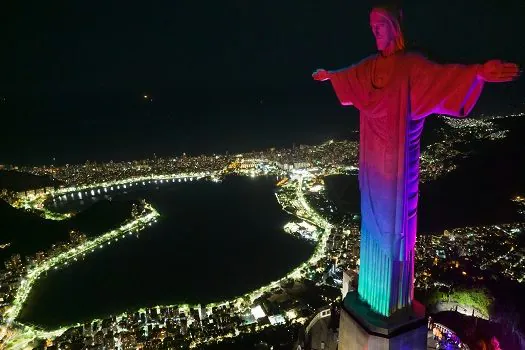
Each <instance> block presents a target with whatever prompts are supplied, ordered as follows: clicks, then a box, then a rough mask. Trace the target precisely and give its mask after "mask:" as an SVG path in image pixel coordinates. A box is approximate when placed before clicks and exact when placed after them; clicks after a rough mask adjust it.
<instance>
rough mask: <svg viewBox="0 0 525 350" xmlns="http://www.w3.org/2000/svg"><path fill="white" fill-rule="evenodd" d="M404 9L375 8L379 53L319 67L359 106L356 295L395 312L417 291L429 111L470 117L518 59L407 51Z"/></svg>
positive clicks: (320, 75)
mask: <svg viewBox="0 0 525 350" xmlns="http://www.w3.org/2000/svg"><path fill="white" fill-rule="evenodd" d="M400 25H401V12H400V11H398V10H396V9H393V8H389V7H376V8H374V9H373V10H372V11H371V13H370V26H371V29H372V32H373V34H374V36H375V40H376V44H377V49H378V51H379V52H378V53H377V54H375V55H372V56H370V57H368V58H366V59H364V60H363V61H361V62H359V63H358V64H356V65H353V66H351V67H349V68H345V69H341V70H337V71H326V70H323V69H319V70H317V71H315V72H314V74H313V75H312V76H313V78H314V79H315V80H318V81H325V80H330V81H331V82H332V86H333V88H334V90H335V93H336V94H337V97H338V98H339V101H340V102H341V104H343V105H345V106H348V105H353V106H355V107H356V108H357V109H358V110H359V111H360V144H359V152H360V154H359V188H360V191H361V214H362V223H361V248H360V271H359V282H358V295H359V298H360V299H361V300H362V301H364V302H366V304H368V305H369V306H370V307H371V308H372V309H373V310H374V311H375V312H377V313H379V314H381V315H384V316H390V315H391V314H393V313H394V312H396V311H397V310H400V309H403V308H405V307H407V306H410V305H411V304H412V301H413V295H414V246H415V241H416V231H417V200H418V184H419V155H420V137H421V131H422V129H423V123H424V121H425V117H426V116H428V115H430V114H432V113H440V114H447V115H450V116H454V117H465V116H467V115H468V114H469V112H470V111H471V110H472V108H473V107H474V105H475V104H476V101H477V100H478V97H479V96H480V93H481V90H482V89H483V84H484V83H485V82H507V81H511V80H513V79H516V78H517V77H518V75H519V69H518V66H517V65H516V64H513V63H503V62H501V61H498V60H493V61H488V62H487V63H485V64H483V65H459V64H451V65H440V64H436V63H434V62H431V61H429V60H427V59H426V58H425V57H423V56H421V55H419V54H416V53H409V52H405V43H404V38H403V33H402V31H401V27H400Z"/></svg>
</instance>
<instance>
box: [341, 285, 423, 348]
mask: <svg viewBox="0 0 525 350" xmlns="http://www.w3.org/2000/svg"><path fill="white" fill-rule="evenodd" d="M343 304H344V307H343V308H342V309H341V320H340V321H339V347H338V350H372V349H373V350H426V349H427V321H426V318H425V307H424V306H423V305H421V304H420V303H418V302H417V301H415V300H414V302H413V305H412V307H410V308H409V309H407V310H400V311H398V312H396V313H395V314H393V315H392V316H390V317H384V316H382V315H379V314H377V313H375V312H374V311H372V310H371V309H370V307H369V306H368V305H367V304H365V303H364V302H362V301H360V300H359V297H358V294H357V292H350V293H348V294H347V295H346V298H345V299H344V302H343Z"/></svg>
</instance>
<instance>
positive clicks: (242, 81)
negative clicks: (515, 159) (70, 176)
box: [0, 0, 525, 163]
mask: <svg viewBox="0 0 525 350" xmlns="http://www.w3.org/2000/svg"><path fill="white" fill-rule="evenodd" d="M9 3H10V4H9V5H6V4H5V3H4V4H3V5H2V9H1V11H0V16H1V19H0V33H1V35H2V46H3V49H2V54H1V56H0V96H2V100H1V101H0V102H1V106H0V107H1V110H0V112H1V113H2V123H3V129H5V130H8V135H6V136H5V137H4V138H2V139H3V141H2V143H1V144H0V146H1V147H2V149H3V151H2V153H1V154H0V163H2V162H9V161H19V162H23V161H28V160H29V159H31V160H33V161H35V159H34V158H30V157H28V154H29V153H34V151H33V150H34V148H35V147H36V146H37V145H38V148H39V149H40V152H41V153H40V154H39V155H38V157H37V158H36V160H38V161H43V160H42V159H43V158H46V157H47V158H49V156H50V154H52V153H53V152H55V153H56V152H58V149H59V148H60V147H59V145H58V143H57V142H56V141H53V140H51V139H52V137H50V136H49V133H47V136H45V137H43V136H42V135H40V137H38V138H39V142H38V144H35V143H32V142H34V141H31V140H33V139H34V138H35V136H36V135H37V134H36V132H35V131H34V130H33V131H31V130H28V126H30V128H31V129H35V130H44V129H45V130H47V131H49V130H51V126H50V125H53V128H57V129H55V130H58V129H59V130H60V133H61V134H69V133H75V134H76V135H78V137H80V138H82V137H84V139H83V141H82V144H86V142H87V144H89V140H88V139H87V138H86V137H85V136H84V135H83V134H84V133H87V132H92V130H93V129H90V128H89V127H88V126H90V125H94V124H96V125H99V126H102V125H103V126H105V127H107V128H109V129H111V128H114V130H113V131H112V134H113V136H114V137H116V138H118V137H121V138H137V137H138V136H137V135H139V134H138V133H136V132H131V131H127V132H126V133H127V134H126V135H119V131H118V130H117V129H116V125H118V124H119V123H126V122H139V121H140V123H141V124H140V125H142V127H143V129H144V130H146V129H147V125H146V126H144V123H146V121H149V122H152V121H155V123H156V124H157V125H162V128H163V129H164V130H166V129H168V130H169V129H170V128H175V127H176V126H177V125H178V126H180V125H184V127H185V128H186V129H187V130H192V131H191V132H193V133H194V134H195V135H197V134H196V131H195V130H197V129H199V128H203V129H208V130H213V132H216V133H220V132H221V131H224V130H226V129H228V130H230V131H231V130H234V129H235V128H236V127H239V128H240V129H239V130H241V129H242V130H243V131H244V132H248V133H249V134H250V138H252V139H253V138H257V137H260V138H266V139H271V138H272V133H271V128H270V127H269V125H275V124H276V123H281V122H282V123H283V124H294V123H296V122H307V123H310V125H311V126H310V129H311V130H312V131H315V130H316V127H317V126H318V125H322V124H323V123H324V120H323V118H322V117H321V118H320V117H319V114H320V113H321V114H322V111H323V110H325V109H326V110H329V109H330V110H331V109H333V110H338V109H340V108H339V106H337V100H336V99H335V96H334V94H333V91H331V89H330V88H329V87H328V86H322V84H319V83H315V82H313V81H312V80H311V77H310V74H311V72H312V71H313V70H314V69H316V68H319V67H323V68H326V69H335V68H341V67H344V66H347V65H349V64H351V63H354V62H356V61H359V60H360V59H361V58H363V57H365V56H367V55H369V54H370V53H373V52H374V40H373V36H372V33H371V32H370V29H369V25H368V12H369V9H370V6H371V4H372V2H370V1H350V0H345V1H343V0H333V1H309V0H286V1H282V0H266V1H240V0H237V1H233V0H229V1H196V0H192V1H188V0H177V1H165V2H160V1H159V2H147V1H134V0H130V1H122V2H115V1H104V2H93V1H90V2H86V1H52V2H44V1H31V2H27V1H26V2H19V1H11V2H9ZM403 8H404V15H405V22H404V24H405V34H406V38H407V39H408V42H409V46H410V47H413V48H418V49H420V50H422V51H423V52H425V53H426V54H428V55H429V56H430V57H431V58H433V59H435V60H438V61H440V62H461V63H480V62H483V61H485V60H487V59H493V58H500V59H503V60H508V61H514V62H517V63H520V64H522V65H523V63H525V40H524V39H523V35H524V33H525V2H524V1H523V0H483V1H479V0H478V1H473V0H450V1H437V0H427V1H405V2H404V3H403ZM523 80H524V79H521V81H519V82H516V83H512V84H507V85H506V86H504V85H500V86H490V87H489V88H488V89H486V92H485V94H484V95H483V97H482V103H485V104H487V105H490V104H492V105H498V104H516V103H520V102H521V101H522V100H523V96H525V84H524V83H523ZM144 94H147V95H148V96H151V97H152V98H153V101H151V102H148V103H147V105H146V102H145V101H144V99H143V98H142V96H143V95H144ZM285 111H287V112H285ZM330 113H331V112H330ZM337 113H339V112H337ZM337 113H336V114H337ZM344 113H346V114H352V113H354V112H350V111H349V110H344ZM344 113H341V115H339V114H338V115H337V116H335V117H334V118H336V119H334V120H335V122H334V120H332V121H331V122H334V123H335V124H334V128H336V127H340V126H341V125H343V124H344V119H343V118H344ZM337 118H339V119H337ZM262 120H265V121H266V122H267V123H268V124H269V125H266V128H264V127H263V125H262V124H261V123H264V122H263V121H262ZM102 121H103V123H102ZM146 124H147V123H146ZM241 124H242V125H241ZM239 125H241V126H239ZM157 128H160V126H158V127H157ZM109 129H108V130H109ZM257 129H260V130H263V129H264V130H266V131H264V132H263V131H260V133H258V131H257ZM326 129H327V130H328V131H329V130H330V126H328V127H326ZM90 130H91V131H90ZM148 130H149V129H148ZM155 130H157V129H155ZM47 131H46V132H47ZM5 132H6V131H4V133H5ZM155 133H156V131H152V130H150V132H148V133H146V134H144V135H142V136H143V137H142V141H141V145H142V146H140V147H142V148H146V146H145V145H152V144H154V146H151V147H150V149H148V152H150V151H151V152H153V151H157V152H160V153H162V152H161V150H160V149H163V150H164V152H165V153H170V152H171V153H176V152H180V151H182V150H183V148H185V147H187V148H188V149H191V145H190V144H191V142H190V141H191V140H186V141H184V142H183V141H180V142H178V143H177V144H174V143H171V141H170V138H169V136H168V135H167V134H162V133H161V134H162V135H160V134H157V135H155ZM20 134H23V135H25V137H26V139H27V140H26V141H27V142H24V143H25V144H26V145H21V143H22V142H20V139H19V135H20ZM205 134H206V135H210V134H212V131H206V132H205ZM13 135H16V136H13ZM279 137H280V136H279ZM279 137H277V136H276V138H277V139H279ZM195 138H197V136H192V140H194V139H195ZM207 138H208V139H211V136H210V137H207ZM153 139H155V140H153ZM280 139H281V141H282V139H283V137H280ZM63 140H64V141H63V142H68V143H71V142H74V140H73V139H68V138H67V137H66V138H64V139H63ZM108 140H109V138H105V139H104V142H106V141H108ZM149 140H151V142H148V141H149ZM159 140H160V141H159ZM298 141H305V140H298ZM306 141H307V140H306ZM79 142H80V141H79ZM216 142H219V141H216ZM240 142H241V141H240ZM287 142H293V140H288V141H287ZM15 143H16V145H15ZM201 143H202V141H201ZM229 144H233V142H230V143H229ZM261 145H265V144H261ZM85 147H88V146H85ZM137 147H139V146H137ZM210 147H211V146H210ZM247 147H248V146H247ZM241 148H242V147H241ZM112 150H114V148H111V147H109V146H108V149H107V152H108V153H111V152H112ZM200 150H201V149H200V148H199V149H198V150H197V149H196V151H200ZM209 150H210V149H209V148H205V147H204V148H202V151H209ZM223 150H224V147H223V148H221V147H219V149H218V150H217V151H223ZM130 152H131V153H129V154H124V153H122V152H120V153H119V152H116V153H114V154H113V155H114V156H115V157H121V158H125V157H131V158H133V157H139V156H143V155H144V154H142V153H140V152H137V151H130ZM133 152H135V153H133ZM37 153H38V152H37ZM100 153H101V152H97V153H96V154H97V155H99V154H100ZM86 154H87V155H86V157H87V156H89V153H86ZM64 157H65V156H64ZM94 157H96V155H94ZM47 158H46V159H47Z"/></svg>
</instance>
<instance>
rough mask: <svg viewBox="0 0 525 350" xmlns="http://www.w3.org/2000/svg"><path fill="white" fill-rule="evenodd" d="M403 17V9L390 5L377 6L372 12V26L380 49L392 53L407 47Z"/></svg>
mask: <svg viewBox="0 0 525 350" xmlns="http://www.w3.org/2000/svg"><path fill="white" fill-rule="evenodd" d="M401 17H402V13H401V10H399V9H397V8H395V7H390V6H376V7H374V8H373V9H372V11H371V12H370V27H371V29H372V32H373V33H374V36H375V38H376V45H377V49H378V50H379V51H381V52H383V53H387V54H391V53H393V52H396V51H400V50H403V49H404V48H405V39H404V37H403V32H402V31H401Z"/></svg>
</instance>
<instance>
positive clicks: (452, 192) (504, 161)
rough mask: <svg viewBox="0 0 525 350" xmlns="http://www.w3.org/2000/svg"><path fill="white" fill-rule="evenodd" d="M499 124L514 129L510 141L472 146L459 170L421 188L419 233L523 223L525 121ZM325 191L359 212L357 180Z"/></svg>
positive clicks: (342, 179)
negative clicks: (520, 201)
mask: <svg viewBox="0 0 525 350" xmlns="http://www.w3.org/2000/svg"><path fill="white" fill-rule="evenodd" d="M497 124H499V125H500V126H501V127H502V128H505V129H508V130H510V132H509V134H508V136H507V138H505V139H503V140H496V141H483V142H477V143H473V144H470V145H468V149H470V150H471V151H472V152H473V153H472V155H470V156H469V157H468V158H467V159H464V160H461V161H460V162H459V163H458V168H457V169H456V170H455V171H453V172H451V173H450V174H447V175H445V176H443V177H441V178H440V179H438V180H436V181H431V182H428V183H423V184H421V185H420V197H419V213H418V232H420V233H421V234H424V233H439V232H442V231H443V230H445V229H451V228H456V227H465V226H479V225H493V224H501V223H511V222H516V221H523V220H524V218H523V217H522V216H519V215H518V213H517V206H516V204H515V203H514V202H512V201H511V198H513V197H514V196H516V195H519V194H521V195H524V194H525V152H524V150H525V138H524V137H523V135H525V118H513V119H507V120H502V121H498V122H497ZM429 136H431V135H424V136H423V142H426V140H425V137H426V138H428V137H429ZM327 188H328V194H329V195H330V196H331V198H332V199H333V200H335V201H336V203H338V206H339V207H340V208H342V209H343V210H344V211H346V212H349V213H352V212H356V211H358V210H359V198H360V197H359V186H358V181H357V176H332V177H329V178H328V179H327Z"/></svg>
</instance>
